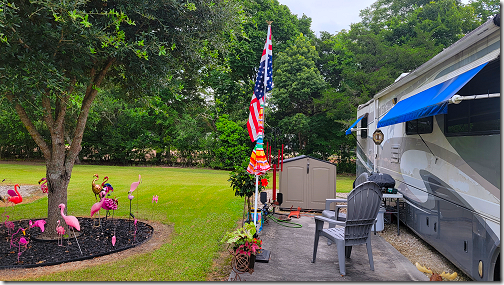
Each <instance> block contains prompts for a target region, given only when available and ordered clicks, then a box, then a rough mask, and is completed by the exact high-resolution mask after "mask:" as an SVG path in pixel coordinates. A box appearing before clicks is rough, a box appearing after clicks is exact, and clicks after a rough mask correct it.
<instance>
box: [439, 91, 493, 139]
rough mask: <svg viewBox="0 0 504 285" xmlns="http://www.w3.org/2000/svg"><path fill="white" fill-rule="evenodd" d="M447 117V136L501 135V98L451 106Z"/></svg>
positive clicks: (465, 102)
mask: <svg viewBox="0 0 504 285" xmlns="http://www.w3.org/2000/svg"><path fill="white" fill-rule="evenodd" d="M445 116H446V120H445V121H446V125H445V134H446V135H447V136H460V135H485V134H496V133H500V98H489V99H476V100H468V101H462V102H461V103H460V104H450V105H448V114H446V115H445Z"/></svg>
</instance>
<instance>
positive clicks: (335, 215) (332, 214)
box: [322, 172, 369, 228]
mask: <svg viewBox="0 0 504 285" xmlns="http://www.w3.org/2000/svg"><path fill="white" fill-rule="evenodd" d="M368 177H369V174H368V173H367V172H363V173H361V174H360V175H359V176H358V177H357V178H356V179H355V181H354V182H353V188H355V185H359V184H361V183H364V182H366V181H367V180H368ZM352 191H353V190H352ZM346 202H347V199H342V198H340V199H326V204H325V209H324V210H323V211H322V216H323V217H326V218H330V219H333V220H336V221H342V222H344V221H345V220H346V214H344V213H340V209H341V208H346V206H347V205H346V204H344V205H342V204H340V205H335V209H334V211H333V210H331V203H346ZM335 225H336V223H329V227H331V228H334V226H335Z"/></svg>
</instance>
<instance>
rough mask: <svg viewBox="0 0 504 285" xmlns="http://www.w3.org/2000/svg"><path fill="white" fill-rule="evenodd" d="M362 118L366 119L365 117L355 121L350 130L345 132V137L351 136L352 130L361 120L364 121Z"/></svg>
mask: <svg viewBox="0 0 504 285" xmlns="http://www.w3.org/2000/svg"><path fill="white" fill-rule="evenodd" d="M362 118H364V116H361V117H360V118H358V119H357V121H355V122H354V123H353V124H352V125H351V126H350V128H348V130H346V132H345V135H349V134H351V133H352V128H353V127H355V126H356V125H357V124H358V123H359V122H360V120H362Z"/></svg>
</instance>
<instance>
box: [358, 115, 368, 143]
mask: <svg viewBox="0 0 504 285" xmlns="http://www.w3.org/2000/svg"><path fill="white" fill-rule="evenodd" d="M367 118H368V117H367V116H365V117H364V118H362V120H361V128H367V127H368V126H367ZM360 136H361V138H363V139H365V138H367V130H361V133H360Z"/></svg>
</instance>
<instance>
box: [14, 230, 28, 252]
mask: <svg viewBox="0 0 504 285" xmlns="http://www.w3.org/2000/svg"><path fill="white" fill-rule="evenodd" d="M19 231H23V235H25V234H26V232H25V229H23V228H21V227H19V228H18V230H17V231H16V232H15V233H13V234H12V235H11V240H10V248H12V247H13V246H16V245H15V244H14V242H16V241H17V240H20V239H21V237H19V238H17V237H16V238H15V237H14V236H15V235H17V234H18V233H19Z"/></svg>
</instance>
